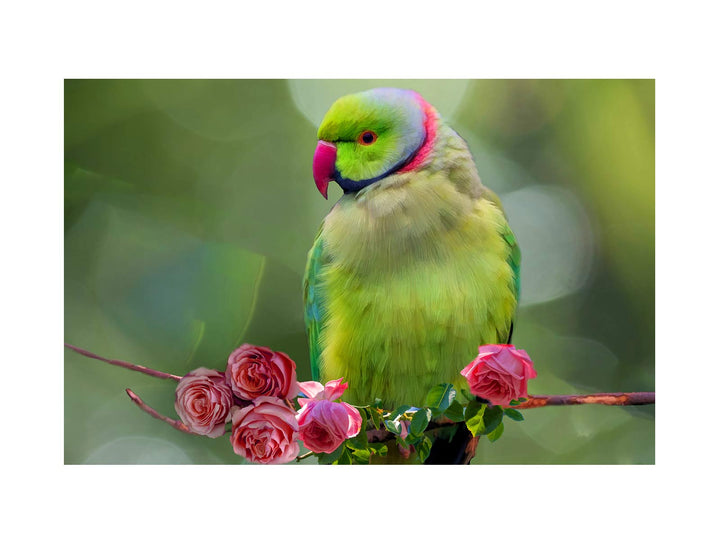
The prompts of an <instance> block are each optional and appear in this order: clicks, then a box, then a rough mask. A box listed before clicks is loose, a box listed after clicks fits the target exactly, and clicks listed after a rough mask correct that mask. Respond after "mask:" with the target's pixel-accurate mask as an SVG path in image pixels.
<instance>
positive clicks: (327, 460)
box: [318, 441, 347, 465]
mask: <svg viewBox="0 0 720 540" xmlns="http://www.w3.org/2000/svg"><path fill="white" fill-rule="evenodd" d="M346 443H347V441H345V442H344V443H343V444H341V445H340V446H338V447H337V448H336V449H335V450H334V451H333V452H331V453H330V454H326V453H324V452H321V453H319V454H318V463H319V464H320V465H332V464H333V463H337V462H338V460H339V459H340V457H341V456H342V454H343V452H345V444H346Z"/></svg>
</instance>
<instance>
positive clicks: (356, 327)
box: [304, 88, 520, 408]
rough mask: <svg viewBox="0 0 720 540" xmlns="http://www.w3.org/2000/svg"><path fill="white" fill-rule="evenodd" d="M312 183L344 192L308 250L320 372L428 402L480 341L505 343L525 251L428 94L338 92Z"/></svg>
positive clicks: (364, 392)
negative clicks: (425, 96) (430, 393)
mask: <svg viewBox="0 0 720 540" xmlns="http://www.w3.org/2000/svg"><path fill="white" fill-rule="evenodd" d="M318 139H319V142H318V145H317V149H316V151H315V156H314V160H313V176H314V178H315V183H316V185H317V187H318V189H319V190H320V192H321V193H322V195H323V196H325V198H327V188H328V183H329V182H330V181H335V182H337V183H338V184H339V185H340V187H341V188H342V189H343V192H344V194H343V196H342V197H341V198H340V200H339V201H338V202H337V203H336V204H335V205H334V206H333V208H332V210H331V211H330V213H329V214H328V215H327V216H326V217H325V219H324V221H323V223H322V225H321V227H320V231H319V232H318V234H317V237H316V238H315V242H314V244H313V246H312V248H311V250H310V252H309V254H308V261H307V267H306V271H305V278H304V300H305V323H306V327H307V333H308V339H309V345H310V359H311V366H312V376H313V379H315V380H318V381H323V382H325V381H328V380H332V379H337V378H340V377H342V378H343V379H344V382H346V383H348V384H349V388H348V390H347V392H346V393H345V395H344V396H343V400H344V401H347V402H349V403H354V404H358V405H365V404H370V403H373V401H374V399H375V398H380V399H381V400H382V403H383V406H384V408H393V407H395V406H398V405H410V406H422V405H423V401H424V398H425V396H426V394H427V392H428V391H429V389H430V388H431V387H432V386H434V385H436V384H438V383H444V382H448V383H452V384H454V385H456V387H461V388H462V387H465V388H467V384H466V381H465V379H464V378H463V377H462V376H461V375H460V370H461V369H462V368H463V367H465V366H466V365H467V364H468V363H470V362H471V361H472V360H473V358H474V357H475V356H476V355H477V348H478V346H479V345H482V344H487V343H508V342H509V341H510V338H511V334H512V329H513V318H514V315H515V311H516V308H517V304H518V295H519V290H520V250H519V248H518V245H517V242H516V240H515V237H514V235H513V233H512V231H511V230H510V227H509V226H508V223H507V220H506V217H505V214H504V212H503V209H502V206H501V204H500V201H499V199H498V197H497V196H496V195H495V194H494V193H493V192H492V191H490V190H489V189H488V188H487V187H485V186H484V185H483V184H482V182H481V181H480V177H479V176H478V173H477V169H476V167H475V163H474V161H473V158H472V156H471V154H470V151H469V150H468V146H467V144H466V143H465V141H464V140H463V139H462V138H461V137H460V136H459V135H458V134H457V133H456V132H455V131H454V130H453V129H452V128H451V127H450V126H448V125H447V124H446V123H445V121H444V120H443V119H442V118H441V117H440V115H439V114H438V112H437V111H436V110H435V109H434V108H433V107H432V106H431V105H430V104H428V103H427V102H426V101H425V100H424V99H423V98H422V97H421V96H420V95H419V94H417V93H416V92H414V91H411V90H401V89H395V88H377V89H373V90H369V91H366V92H361V93H357V94H352V95H348V96H345V97H342V98H340V99H338V100H337V101H336V102H335V103H334V104H333V105H332V106H331V107H330V110H329V111H328V112H327V114H326V115H325V118H324V119H323V121H322V123H321V124H320V128H319V129H318Z"/></svg>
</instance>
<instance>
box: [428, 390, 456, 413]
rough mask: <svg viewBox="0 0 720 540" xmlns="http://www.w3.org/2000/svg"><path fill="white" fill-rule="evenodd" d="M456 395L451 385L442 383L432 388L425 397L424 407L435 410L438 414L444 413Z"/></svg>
mask: <svg viewBox="0 0 720 540" xmlns="http://www.w3.org/2000/svg"><path fill="white" fill-rule="evenodd" d="M455 394H457V392H456V390H455V388H454V387H453V385H452V384H448V383H443V384H438V385H437V386H433V387H432V388H431V389H430V391H429V392H428V394H427V396H426V397H425V407H430V408H433V409H437V410H438V411H439V412H445V409H447V408H448V407H449V406H450V404H451V403H452V402H453V400H454V399H455Z"/></svg>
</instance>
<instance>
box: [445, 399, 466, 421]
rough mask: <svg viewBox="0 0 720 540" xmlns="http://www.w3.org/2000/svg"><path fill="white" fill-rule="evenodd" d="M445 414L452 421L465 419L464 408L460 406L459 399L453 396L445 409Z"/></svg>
mask: <svg viewBox="0 0 720 540" xmlns="http://www.w3.org/2000/svg"><path fill="white" fill-rule="evenodd" d="M445 416H446V417H447V418H448V419H449V420H452V421H453V422H463V421H464V420H465V408H464V407H463V406H462V404H461V403H460V401H459V400H458V399H457V397H456V398H455V401H453V402H452V403H451V404H450V406H449V407H448V408H447V409H445Z"/></svg>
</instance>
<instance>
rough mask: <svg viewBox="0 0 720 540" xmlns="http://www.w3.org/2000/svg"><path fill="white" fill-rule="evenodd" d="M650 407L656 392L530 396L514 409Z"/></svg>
mask: <svg viewBox="0 0 720 540" xmlns="http://www.w3.org/2000/svg"><path fill="white" fill-rule="evenodd" d="M593 403H594V404H597V405H650V404H653V403H655V392H618V393H602V394H588V395H584V396H529V397H528V400H527V401H523V402H522V403H520V404H519V405H514V406H513V407H512V408H513V409H534V408H536V407H547V406H549V405H583V404H593Z"/></svg>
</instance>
